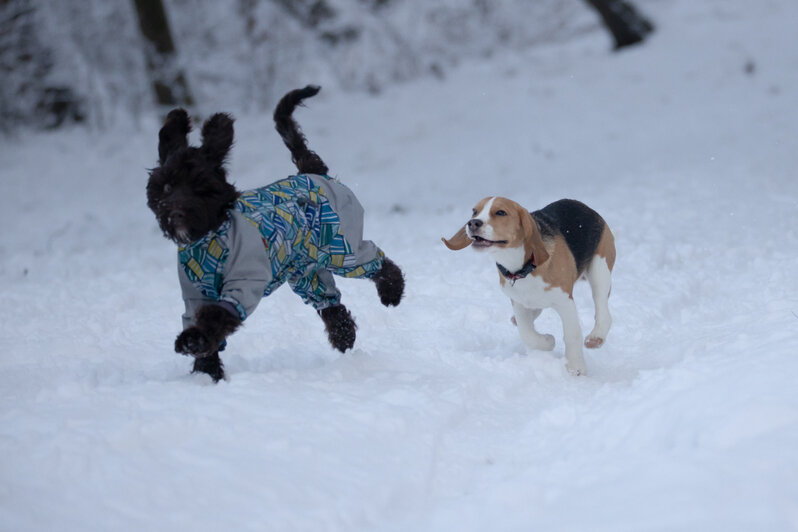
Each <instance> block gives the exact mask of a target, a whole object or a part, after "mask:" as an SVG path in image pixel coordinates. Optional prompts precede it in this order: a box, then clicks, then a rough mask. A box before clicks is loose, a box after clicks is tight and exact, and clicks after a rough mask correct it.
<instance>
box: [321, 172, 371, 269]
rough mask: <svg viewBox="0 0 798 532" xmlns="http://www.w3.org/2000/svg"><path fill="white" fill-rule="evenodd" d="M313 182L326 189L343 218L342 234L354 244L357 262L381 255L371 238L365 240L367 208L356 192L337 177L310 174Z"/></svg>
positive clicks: (331, 201) (331, 202) (330, 199)
mask: <svg viewBox="0 0 798 532" xmlns="http://www.w3.org/2000/svg"><path fill="white" fill-rule="evenodd" d="M308 177H310V178H311V179H312V180H313V182H314V183H315V184H316V185H318V186H319V188H321V189H322V190H323V191H324V195H325V196H327V200H328V201H329V202H330V206H332V208H333V210H334V211H335V212H336V213H338V218H339V219H340V220H341V234H343V235H344V238H346V239H347V240H348V241H349V243H350V244H351V245H352V247H353V248H356V249H353V251H354V254H355V257H356V263H357V264H364V263H366V262H369V261H371V260H374V259H375V258H376V257H378V256H379V253H380V252H379V248H378V247H377V245H376V244H375V243H374V242H372V241H371V240H363V217H364V214H365V210H364V209H363V206H362V205H361V204H360V202H359V201H358V199H357V197H356V196H355V193H354V192H352V191H351V190H350V189H349V187H347V186H346V185H344V184H343V183H341V182H340V181H338V180H337V179H327V178H325V177H323V176H317V175H313V174H309V175H308Z"/></svg>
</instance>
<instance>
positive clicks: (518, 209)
mask: <svg viewBox="0 0 798 532" xmlns="http://www.w3.org/2000/svg"><path fill="white" fill-rule="evenodd" d="M441 240H443V243H444V244H446V247H448V248H449V249H451V250H455V251H456V250H459V249H463V248H465V247H468V246H469V245H470V246H472V247H474V248H475V249H479V250H491V251H497V250H499V249H506V248H519V247H523V248H524V252H525V253H524V254H525V255H527V256H528V255H531V254H533V253H534V251H537V253H536V254H541V253H545V251H541V250H538V249H537V248H539V247H540V246H542V241H541V239H540V234H539V233H538V227H537V225H536V224H535V221H534V220H533V219H532V216H531V215H530V214H529V211H527V210H526V209H525V208H524V207H522V206H521V205H519V204H518V203H516V202H514V201H513V200H510V199H507V198H502V197H498V196H491V197H487V198H485V199H483V200H481V201H480V202H479V203H477V204H476V206H475V207H474V209H473V210H472V213H471V219H470V220H469V221H468V223H466V224H465V226H463V227H462V228H461V229H460V230H459V231H458V232H457V233H455V235H454V236H453V237H452V238H450V239H449V240H446V239H445V238H443V239H441ZM538 243H539V244H540V245H538ZM533 248H534V250H533ZM540 258H541V259H542V258H543V257H540ZM546 258H547V255H546Z"/></svg>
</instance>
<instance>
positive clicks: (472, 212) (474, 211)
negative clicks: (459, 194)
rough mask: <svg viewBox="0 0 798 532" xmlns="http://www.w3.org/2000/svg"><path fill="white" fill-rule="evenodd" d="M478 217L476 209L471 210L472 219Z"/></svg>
mask: <svg viewBox="0 0 798 532" xmlns="http://www.w3.org/2000/svg"><path fill="white" fill-rule="evenodd" d="M476 215H477V210H476V209H471V217H472V218H473V217H474V216H476Z"/></svg>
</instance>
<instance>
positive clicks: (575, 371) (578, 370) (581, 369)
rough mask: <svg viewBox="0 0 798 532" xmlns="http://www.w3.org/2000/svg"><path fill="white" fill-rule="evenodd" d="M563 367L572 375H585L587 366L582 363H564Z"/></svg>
mask: <svg viewBox="0 0 798 532" xmlns="http://www.w3.org/2000/svg"><path fill="white" fill-rule="evenodd" d="M565 369H567V370H568V373H570V374H571V375H573V376H574V377H584V376H585V375H587V368H586V367H585V366H584V365H581V366H576V365H574V364H571V363H566V364H565Z"/></svg>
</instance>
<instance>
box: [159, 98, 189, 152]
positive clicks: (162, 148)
mask: <svg viewBox="0 0 798 532" xmlns="http://www.w3.org/2000/svg"><path fill="white" fill-rule="evenodd" d="M189 131H191V121H190V120H189V118H188V113H187V112H186V110H185V109H172V110H171V111H169V114H168V115H166V122H164V125H163V127H162V128H161V131H160V132H159V133H158V162H159V163H160V164H163V163H164V162H165V161H166V159H167V158H168V157H169V155H170V154H172V153H173V152H174V151H175V150H178V149H180V148H185V147H187V146H188V132H189Z"/></svg>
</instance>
